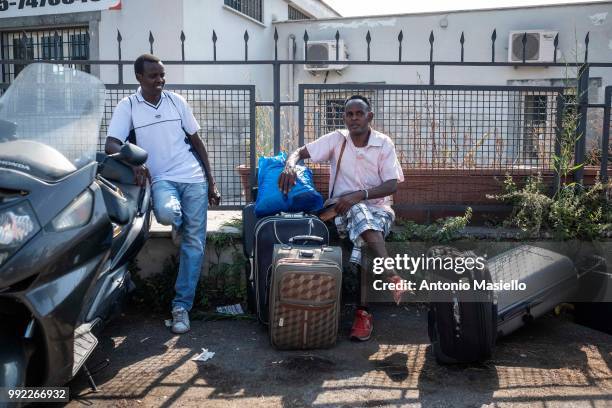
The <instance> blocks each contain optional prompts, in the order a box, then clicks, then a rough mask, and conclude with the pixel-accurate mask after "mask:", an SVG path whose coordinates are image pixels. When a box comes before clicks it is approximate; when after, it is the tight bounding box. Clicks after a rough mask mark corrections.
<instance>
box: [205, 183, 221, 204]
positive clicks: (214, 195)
mask: <svg viewBox="0 0 612 408" xmlns="http://www.w3.org/2000/svg"><path fill="white" fill-rule="evenodd" d="M220 202H221V193H219V190H218V189H217V185H216V184H215V183H214V182H212V183H209V184H208V204H210V205H211V206H215V205H219V203H220Z"/></svg>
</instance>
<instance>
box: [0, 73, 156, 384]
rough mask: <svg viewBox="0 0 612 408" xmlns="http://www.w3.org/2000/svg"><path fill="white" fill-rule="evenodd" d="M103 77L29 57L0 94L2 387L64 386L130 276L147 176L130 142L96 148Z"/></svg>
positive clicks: (142, 227)
mask: <svg viewBox="0 0 612 408" xmlns="http://www.w3.org/2000/svg"><path fill="white" fill-rule="evenodd" d="M105 92H106V91H105V88H104V85H103V84H102V83H101V82H100V80H99V79H97V78H95V77H93V76H91V75H89V74H86V73H83V72H80V71H76V70H72V69H69V68H65V67H62V66H59V65H51V64H32V65H29V66H28V67H26V68H25V69H24V70H23V71H22V72H21V73H20V75H19V76H18V77H17V78H16V80H15V82H14V83H13V84H12V85H11V87H10V88H9V89H8V90H7V91H6V93H5V94H4V95H3V96H2V98H0V387H20V386H58V385H62V384H65V383H66V382H68V381H69V380H70V379H72V378H73V377H74V376H75V375H76V374H77V373H78V372H79V370H80V369H81V368H82V367H83V368H84V371H85V373H86V374H87V375H88V379H89V380H90V384H91V385H92V387H94V388H95V384H94V383H93V380H92V379H91V375H89V371H87V367H85V362H86V360H87V358H88V357H89V356H90V354H91V352H92V351H93V350H94V348H95V347H96V345H97V343H98V340H97V338H96V334H98V333H99V330H100V329H101V328H102V327H103V325H104V323H105V322H107V321H108V320H109V319H110V318H111V317H112V316H113V315H114V314H115V312H117V311H118V308H119V307H120V305H121V302H122V300H123V299H124V298H125V297H126V294H127V293H128V292H129V290H130V289H131V286H133V284H132V282H131V279H130V272H129V270H128V263H129V261H130V260H131V259H132V258H134V257H135V256H136V254H137V253H138V251H139V250H140V249H141V247H142V246H143V244H144V242H145V240H146V238H147V235H148V230H149V225H150V205H149V203H150V186H149V185H148V184H147V185H145V186H142V187H141V186H138V185H136V184H135V180H134V174H133V171H132V170H131V167H130V166H129V165H141V164H143V163H144V162H145V161H146V159H147V153H146V152H145V151H144V150H142V149H141V148H139V147H137V146H135V145H130V144H125V145H124V146H123V148H122V149H121V151H120V152H119V153H116V154H113V155H109V156H106V155H103V154H100V153H98V154H96V151H97V150H98V138H99V136H98V135H99V132H100V123H101V118H102V115H103V112H104V99H105Z"/></svg>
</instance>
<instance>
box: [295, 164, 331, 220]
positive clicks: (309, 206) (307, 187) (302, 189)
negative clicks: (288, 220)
mask: <svg viewBox="0 0 612 408" xmlns="http://www.w3.org/2000/svg"><path fill="white" fill-rule="evenodd" d="M296 172H297V180H296V183H295V186H293V188H292V189H291V190H289V194H287V196H288V199H289V210H290V211H292V212H300V211H303V212H315V211H319V210H320V209H321V208H323V196H322V195H321V193H319V192H318V191H317V190H316V189H315V187H314V181H313V179H312V170H310V169H309V168H308V167H306V166H296Z"/></svg>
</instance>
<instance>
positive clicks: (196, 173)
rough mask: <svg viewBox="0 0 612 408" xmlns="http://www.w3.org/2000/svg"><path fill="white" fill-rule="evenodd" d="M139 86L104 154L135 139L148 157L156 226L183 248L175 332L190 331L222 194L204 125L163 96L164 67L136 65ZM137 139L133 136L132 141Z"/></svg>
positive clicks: (150, 60) (112, 128) (152, 60)
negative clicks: (209, 230)
mask: <svg viewBox="0 0 612 408" xmlns="http://www.w3.org/2000/svg"><path fill="white" fill-rule="evenodd" d="M134 73H135V74H136V79H137V80H138V82H139V83H140V87H139V88H138V90H137V91H136V93H135V94H132V95H130V96H128V97H125V98H123V99H122V100H121V101H120V102H119V103H118V104H117V107H116V108H115V110H114V112H113V117H112V119H111V122H110V125H109V126H108V134H107V136H108V137H107V139H106V146H105V150H106V153H107V154H112V153H115V152H117V151H119V149H120V148H121V145H122V144H123V143H125V142H126V141H127V140H128V137H129V138H130V141H132V142H134V141H133V139H132V137H134V136H135V143H136V144H137V145H139V146H140V147H142V148H143V149H144V150H146V151H147V152H148V154H149V158H148V159H147V163H146V165H147V168H148V172H150V179H151V182H152V191H153V211H154V213H155V218H157V221H158V222H160V223H161V224H163V225H172V237H173V240H174V241H175V243H177V242H178V241H179V240H180V241H181V243H180V261H179V270H178V275H177V277H176V284H175V286H174V289H175V291H176V296H175V298H174V300H173V301H172V331H173V332H174V333H179V334H180V333H185V332H187V331H189V328H190V326H189V314H188V312H189V310H191V307H192V305H193V299H194V297H195V290H196V287H197V285H198V281H199V279H200V270H201V269H202V262H203V259H204V246H205V244H206V212H207V208H208V204H210V205H218V204H219V202H220V200H221V195H220V194H219V191H218V190H217V186H216V185H215V179H214V177H213V174H212V171H211V169H210V163H209V161H208V153H207V152H206V148H205V147H204V145H203V144H202V141H201V140H200V138H199V136H198V133H197V132H198V130H200V125H199V124H198V122H197V121H196V119H195V118H194V116H193V113H192V111H191V108H190V107H189V105H188V104H187V101H185V99H184V98H183V97H182V96H180V95H178V94H176V93H173V92H168V91H164V85H165V83H166V79H165V70H164V65H163V64H162V62H161V61H160V60H159V58H157V57H155V56H153V55H150V54H144V55H141V56H140V57H138V58H137V59H136V61H135V62H134ZM130 136H132V137H130ZM134 174H135V175H136V181H137V183H138V184H143V183H145V182H146V178H147V177H148V176H149V174H147V169H145V168H144V167H142V166H140V167H135V168H134Z"/></svg>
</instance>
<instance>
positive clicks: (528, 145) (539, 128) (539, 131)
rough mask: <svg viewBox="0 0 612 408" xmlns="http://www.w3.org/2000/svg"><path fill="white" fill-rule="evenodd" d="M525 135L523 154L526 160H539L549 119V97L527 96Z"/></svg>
mask: <svg viewBox="0 0 612 408" xmlns="http://www.w3.org/2000/svg"><path fill="white" fill-rule="evenodd" d="M524 112H525V116H524V123H525V133H524V138H523V154H524V157H525V158H528V159H537V158H538V152H539V151H541V150H543V149H542V148H541V146H540V144H541V139H542V138H543V136H544V133H545V132H546V122H547V119H548V110H547V96H546V95H526V96H525V105H524Z"/></svg>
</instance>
